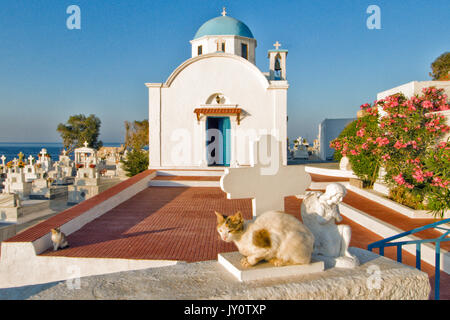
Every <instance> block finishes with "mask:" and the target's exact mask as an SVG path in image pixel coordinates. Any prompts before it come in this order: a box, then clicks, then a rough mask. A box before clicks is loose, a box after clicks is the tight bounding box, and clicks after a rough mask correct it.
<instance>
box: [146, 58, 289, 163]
mask: <svg viewBox="0 0 450 320" xmlns="http://www.w3.org/2000/svg"><path fill="white" fill-rule="evenodd" d="M147 87H148V88H149V122H150V129H149V130H150V167H151V168H157V167H183V166H184V167H193V166H203V167H204V166H206V162H205V161H206V146H205V140H206V136H205V130H206V129H205V119H206V117H202V118H201V121H200V122H198V121H197V118H196V115H195V114H194V109H195V108H204V107H208V106H205V103H206V101H207V99H208V98H209V97H210V96H211V95H213V94H215V93H221V94H223V95H224V96H225V97H226V101H227V105H225V106H223V107H239V108H242V109H243V111H244V114H243V115H241V122H240V125H238V124H237V121H236V117H234V116H231V117H230V120H231V130H232V141H231V162H232V163H233V161H234V160H236V161H237V162H238V163H239V164H240V165H248V164H250V157H249V152H248V150H249V141H250V140H251V138H249V137H244V135H245V133H250V132H252V131H251V130H254V131H253V132H254V133H255V134H257V136H258V135H262V134H264V133H270V132H271V130H276V132H277V134H278V136H279V138H280V139H281V141H282V142H283V150H285V149H286V129H287V128H286V127H287V124H286V116H287V88H288V84H287V82H286V81H272V82H270V83H269V81H268V80H267V79H266V77H265V76H264V75H263V74H262V73H261V71H260V70H259V69H258V68H257V67H256V66H255V65H254V64H252V63H250V62H249V61H247V60H245V59H243V58H241V57H239V56H236V55H233V54H227V53H213V54H207V55H202V56H198V57H194V58H191V59H189V60H187V61H186V62H184V63H183V64H182V65H181V66H180V67H178V68H177V69H176V70H175V71H174V73H173V74H172V75H171V76H170V77H169V79H168V80H167V81H166V83H165V84H147ZM235 133H237V135H236V136H234V134H235ZM257 136H254V138H253V139H255V138H257ZM189 149H190V150H191V152H189ZM176 150H178V151H181V153H183V152H182V151H183V150H184V154H185V155H186V152H187V153H189V154H188V155H187V157H183V158H180V157H174V156H172V155H173V154H174V152H175V151H176ZM285 161H286V159H285Z"/></svg>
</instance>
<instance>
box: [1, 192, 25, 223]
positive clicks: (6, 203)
mask: <svg viewBox="0 0 450 320" xmlns="http://www.w3.org/2000/svg"><path fill="white" fill-rule="evenodd" d="M20 208H21V202H20V198H19V196H18V195H17V194H14V193H1V194H0V221H2V222H5V221H8V222H14V221H17V218H18V216H19V215H20Z"/></svg>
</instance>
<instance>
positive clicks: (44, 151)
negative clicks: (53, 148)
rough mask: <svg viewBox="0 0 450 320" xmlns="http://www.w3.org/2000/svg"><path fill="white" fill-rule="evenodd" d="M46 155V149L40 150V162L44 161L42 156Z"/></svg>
mask: <svg viewBox="0 0 450 320" xmlns="http://www.w3.org/2000/svg"><path fill="white" fill-rule="evenodd" d="M46 154H47V149H44V148H42V150H41V152H40V155H41V156H42V160H44V156H45V155H46Z"/></svg>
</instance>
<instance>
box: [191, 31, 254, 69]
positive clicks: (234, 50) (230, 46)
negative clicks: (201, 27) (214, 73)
mask: <svg viewBox="0 0 450 320" xmlns="http://www.w3.org/2000/svg"><path fill="white" fill-rule="evenodd" d="M219 39H220V40H221V41H223V42H225V53H230V54H235V55H237V56H240V57H241V56H242V52H241V50H242V49H241V43H245V44H247V47H248V61H250V62H251V63H253V64H255V63H256V62H255V61H256V60H255V49H256V46H257V42H256V40H255V39H252V38H246V37H241V36H235V35H233V36H231V35H230V36H227V35H222V36H213V35H212V36H203V37H201V38H198V39H194V40H191V45H192V48H191V50H192V57H196V56H198V46H202V55H203V54H208V53H215V52H217V41H218V40H219Z"/></svg>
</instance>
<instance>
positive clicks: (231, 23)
mask: <svg viewBox="0 0 450 320" xmlns="http://www.w3.org/2000/svg"><path fill="white" fill-rule="evenodd" d="M218 35H232V36H241V37H247V38H253V34H252V32H251V31H250V29H249V28H248V27H247V25H246V24H245V23H243V22H241V21H239V20H237V19H235V18H232V17H228V16H220V17H217V18H213V19H211V20H208V21H206V22H205V23H204V24H203V25H202V26H201V27H200V28H199V29H198V30H197V33H196V34H195V36H194V39H198V38H200V37H203V36H218Z"/></svg>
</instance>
